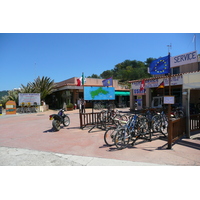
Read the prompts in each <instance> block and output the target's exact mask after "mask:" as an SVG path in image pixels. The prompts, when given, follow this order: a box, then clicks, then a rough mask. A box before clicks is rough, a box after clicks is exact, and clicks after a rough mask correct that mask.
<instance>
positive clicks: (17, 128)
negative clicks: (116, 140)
mask: <svg viewBox="0 0 200 200" xmlns="http://www.w3.org/2000/svg"><path fill="white" fill-rule="evenodd" d="M120 110H121V111H122V112H127V111H129V110H128V109H120ZM91 111H92V110H91V109H87V110H86V112H91ZM95 112H96V111H95ZM53 113H57V111H52V110H49V111H46V112H44V113H33V114H17V115H14V116H6V115H2V116H0V130H1V133H0V147H1V148H0V165H42V166H43V165H44V166H45V165H49V166H50V165H66V166H69V165H78V166H81V165H84V166H103V165H106V166H122V165H125V166H129V165H131V166H137V165H140V166H151V165H175V166H200V156H199V153H200V140H199V137H197V136H196V137H195V136H192V139H185V138H183V139H182V140H179V141H178V142H177V143H176V144H175V145H173V146H172V149H171V150H169V149H167V139H166V138H162V137H160V136H161V134H160V135H159V134H154V136H153V140H152V141H151V142H148V141H143V140H138V141H137V142H136V144H135V146H134V147H132V146H130V147H128V148H126V149H123V150H116V148H115V146H112V147H108V146H106V145H105V143H104V139H103V136H104V131H102V130H100V129H96V128H95V129H93V130H92V131H91V132H90V133H88V130H89V129H90V128H91V127H86V128H85V129H83V130H82V129H80V122H79V115H78V113H79V112H78V110H74V111H68V112H67V114H69V117H70V120H71V123H70V126H69V127H63V128H61V130H60V131H59V132H53V131H52V121H49V115H50V114H53ZM15 155H17V156H15ZM13 159H14V160H13Z"/></svg>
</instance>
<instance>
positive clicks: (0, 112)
mask: <svg viewBox="0 0 200 200" xmlns="http://www.w3.org/2000/svg"><path fill="white" fill-rule="evenodd" d="M0 115H2V104H0Z"/></svg>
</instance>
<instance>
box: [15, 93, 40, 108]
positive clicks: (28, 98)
mask: <svg viewBox="0 0 200 200" xmlns="http://www.w3.org/2000/svg"><path fill="white" fill-rule="evenodd" d="M18 95H19V105H21V104H22V103H25V104H27V103H30V104H31V105H35V103H37V105H38V106H39V105H40V101H41V99H40V93H19V94H18Z"/></svg>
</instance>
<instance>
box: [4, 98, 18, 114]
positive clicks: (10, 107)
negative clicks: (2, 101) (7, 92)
mask: <svg viewBox="0 0 200 200" xmlns="http://www.w3.org/2000/svg"><path fill="white" fill-rule="evenodd" d="M15 114H16V103H15V101H7V103H6V115H15Z"/></svg>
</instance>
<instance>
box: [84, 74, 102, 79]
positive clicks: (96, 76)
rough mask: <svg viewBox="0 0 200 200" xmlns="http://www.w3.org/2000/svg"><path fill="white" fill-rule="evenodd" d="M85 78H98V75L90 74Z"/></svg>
mask: <svg viewBox="0 0 200 200" xmlns="http://www.w3.org/2000/svg"><path fill="white" fill-rule="evenodd" d="M87 78H100V76H99V75H97V74H92V76H88V77H87Z"/></svg>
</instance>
